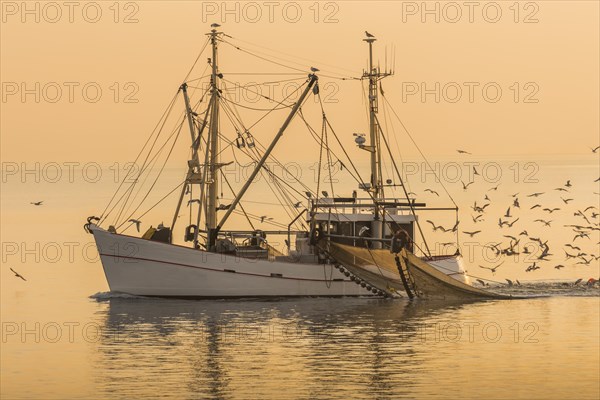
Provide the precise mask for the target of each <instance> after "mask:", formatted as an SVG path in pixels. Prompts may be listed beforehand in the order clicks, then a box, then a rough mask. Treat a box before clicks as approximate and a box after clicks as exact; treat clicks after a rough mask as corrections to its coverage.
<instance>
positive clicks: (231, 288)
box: [90, 225, 462, 298]
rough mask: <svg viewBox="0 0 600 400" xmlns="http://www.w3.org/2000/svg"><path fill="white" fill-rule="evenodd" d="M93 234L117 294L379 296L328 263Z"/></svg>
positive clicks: (101, 231)
mask: <svg viewBox="0 0 600 400" xmlns="http://www.w3.org/2000/svg"><path fill="white" fill-rule="evenodd" d="M90 230H91V231H92V233H93V234H94V238H95V240H96V245H97V246H98V252H99V253H100V259H101V261H102V267H103V268H104V273H105V275H106V279H107V281H108V285H109V287H110V290H111V291H115V292H122V293H129V294H134V295H140V296H161V297H196V298H210V297H213V298H224V297H265V296H268V297H281V296H373V295H374V294H373V293H372V292H370V291H368V290H366V289H364V288H362V287H361V286H359V285H358V284H356V283H355V282H353V281H352V280H350V279H349V278H348V277H346V276H345V275H344V274H342V273H341V272H340V271H338V270H337V269H336V268H334V267H333V265H329V264H326V265H325V264H318V263H296V262H292V261H270V260H264V259H247V258H240V257H236V256H232V255H224V254H216V253H210V252H206V251H199V250H195V249H192V248H188V247H183V246H177V245H171V244H168V243H161V242H156V241H150V240H145V239H141V238H136V237H132V236H125V235H118V234H112V233H110V232H107V231H106V230H104V229H102V228H99V227H97V226H94V225H92V226H91V227H90ZM452 260H455V261H454V265H451V262H452ZM445 263H446V264H445V265H444V268H449V269H451V270H452V271H458V268H459V267H460V268H462V266H461V265H459V263H458V261H457V260H456V259H455V258H453V259H450V261H448V260H446V261H445ZM442 272H445V271H444V270H442Z"/></svg>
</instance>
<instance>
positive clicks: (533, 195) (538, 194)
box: [527, 192, 544, 197]
mask: <svg viewBox="0 0 600 400" xmlns="http://www.w3.org/2000/svg"><path fill="white" fill-rule="evenodd" d="M543 194H544V192H536V193H531V194H528V195H527V197H539V196H541V195H543Z"/></svg>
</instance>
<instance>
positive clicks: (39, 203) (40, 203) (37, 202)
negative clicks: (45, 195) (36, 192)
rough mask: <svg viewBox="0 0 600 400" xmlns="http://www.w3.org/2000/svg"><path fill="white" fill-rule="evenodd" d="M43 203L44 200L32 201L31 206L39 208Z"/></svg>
mask: <svg viewBox="0 0 600 400" xmlns="http://www.w3.org/2000/svg"><path fill="white" fill-rule="evenodd" d="M43 202H44V200H42V201H32V202H31V204H33V205H34V206H41V205H42V203H43Z"/></svg>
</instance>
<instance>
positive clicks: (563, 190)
mask: <svg viewBox="0 0 600 400" xmlns="http://www.w3.org/2000/svg"><path fill="white" fill-rule="evenodd" d="M554 190H558V191H559V192H568V190H567V189H565V188H562V187H559V188H556V189H554Z"/></svg>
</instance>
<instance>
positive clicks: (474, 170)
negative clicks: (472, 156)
mask: <svg viewBox="0 0 600 400" xmlns="http://www.w3.org/2000/svg"><path fill="white" fill-rule="evenodd" d="M473 175H479V172H477V169H476V168H475V166H474V165H473Z"/></svg>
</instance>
